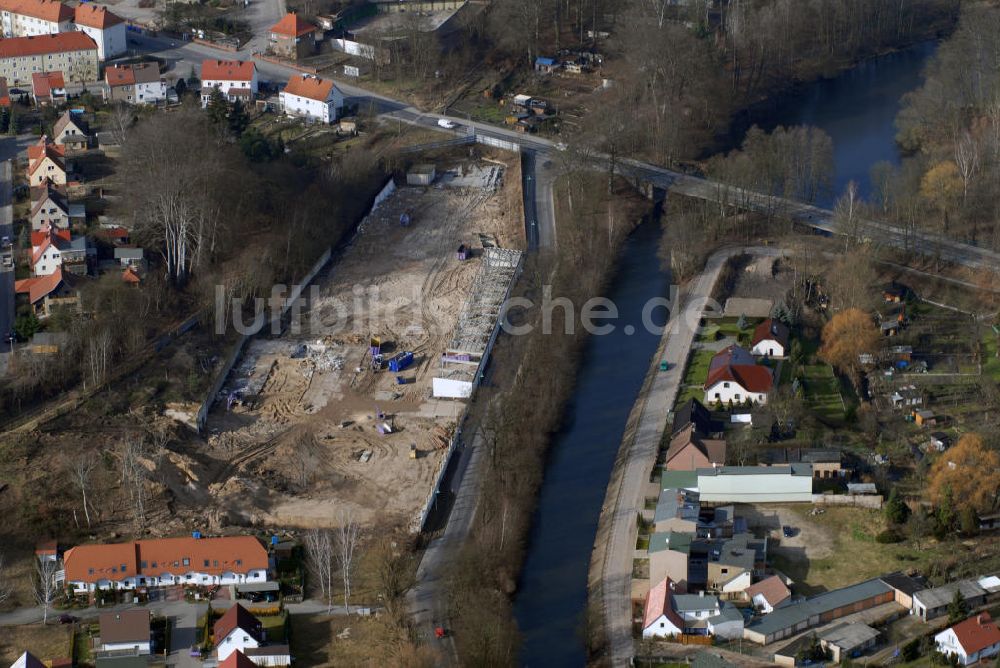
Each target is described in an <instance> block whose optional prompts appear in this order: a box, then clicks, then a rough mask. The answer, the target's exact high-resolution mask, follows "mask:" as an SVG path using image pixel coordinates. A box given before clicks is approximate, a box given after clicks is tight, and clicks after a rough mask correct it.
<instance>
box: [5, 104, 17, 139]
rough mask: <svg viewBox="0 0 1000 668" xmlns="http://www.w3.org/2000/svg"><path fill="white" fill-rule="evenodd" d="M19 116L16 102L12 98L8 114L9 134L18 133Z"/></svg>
mask: <svg viewBox="0 0 1000 668" xmlns="http://www.w3.org/2000/svg"><path fill="white" fill-rule="evenodd" d="M17 117H18V113H17V105H16V104H14V102H13V100H12V101H11V103H10V115H9V116H8V121H7V134H9V135H16V134H17V125H18V118H17Z"/></svg>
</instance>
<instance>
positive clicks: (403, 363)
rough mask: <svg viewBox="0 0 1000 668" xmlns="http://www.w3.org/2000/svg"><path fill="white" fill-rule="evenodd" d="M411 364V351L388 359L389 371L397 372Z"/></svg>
mask: <svg viewBox="0 0 1000 668" xmlns="http://www.w3.org/2000/svg"><path fill="white" fill-rule="evenodd" d="M411 364H413V353H410V352H406V353H402V354H399V355H396V356H395V357H393V358H392V359H391V360H389V371H392V372H393V373H399V372H400V371H402V370H403V369H405V368H406V367H408V366H410V365H411Z"/></svg>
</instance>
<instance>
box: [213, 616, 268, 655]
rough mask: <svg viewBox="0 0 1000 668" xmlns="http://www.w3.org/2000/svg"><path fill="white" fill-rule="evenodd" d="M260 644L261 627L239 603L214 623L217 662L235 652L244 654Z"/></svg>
mask: <svg viewBox="0 0 1000 668" xmlns="http://www.w3.org/2000/svg"><path fill="white" fill-rule="evenodd" d="M262 644H264V627H263V625H262V624H261V623H260V620H259V619H257V618H256V617H254V616H253V615H252V614H251V613H250V612H249V611H248V610H247V609H246V608H244V607H243V606H242V605H240V604H239V603H237V604H236V605H234V606H232V607H231V608H229V610H227V611H226V614H224V615H222V617H220V618H219V619H218V621H216V622H215V655H216V658H217V659H218V660H219V661H225V660H226V659H228V658H229V655H230V654H232V653H233V652H236V651H240V652H243V653H244V654H246V652H247V650H248V649H251V648H252V649H256V648H258V647H260V646H261V645H262ZM248 658H249V657H248Z"/></svg>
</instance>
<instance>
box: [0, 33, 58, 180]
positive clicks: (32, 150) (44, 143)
mask: <svg viewBox="0 0 1000 668" xmlns="http://www.w3.org/2000/svg"><path fill="white" fill-rule="evenodd" d="M2 44H3V41H2V40H0V45H2ZM28 184H29V185H30V186H31V187H32V188H35V187H38V186H44V185H46V184H54V185H57V186H64V185H66V147H65V146H59V145H57V144H53V143H51V142H50V141H49V138H48V137H46V136H44V135H43V136H42V137H41V138H40V139H39V140H38V143H36V144H33V145H31V146H29V147H28Z"/></svg>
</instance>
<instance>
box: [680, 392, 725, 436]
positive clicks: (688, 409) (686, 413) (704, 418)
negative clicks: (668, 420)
mask: <svg viewBox="0 0 1000 668" xmlns="http://www.w3.org/2000/svg"><path fill="white" fill-rule="evenodd" d="M688 427H694V430H695V432H697V433H699V434H705V435H709V434H712V433H714V432H715V431H718V430H717V429H715V428H714V427H713V425H712V414H711V413H710V412H709V410H708V409H707V408H705V406H704V404H702V403H701V402H700V401H698V400H697V399H695V398H691V399H688V400H687V401H685V402H684V403H683V404H682V405H681V407H680V408H678V409H677V410H676V411H675V412H674V422H673V427H672V428H671V430H670V434H671V436H676V435H677V434H679V433H680V432H682V431H684V430H685V429H686V428H688Z"/></svg>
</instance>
